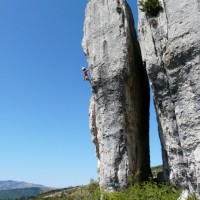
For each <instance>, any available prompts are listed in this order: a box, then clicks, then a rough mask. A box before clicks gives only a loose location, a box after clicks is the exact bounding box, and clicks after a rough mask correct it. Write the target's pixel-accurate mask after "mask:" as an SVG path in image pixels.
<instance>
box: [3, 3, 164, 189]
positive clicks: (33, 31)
mask: <svg viewBox="0 0 200 200" xmlns="http://www.w3.org/2000/svg"><path fill="white" fill-rule="evenodd" d="M128 2H129V4H130V6H131V7H132V9H133V12H134V16H135V21H136V22H137V6H136V0H129V1H128ZM86 4H87V0H73V1H69V0H0V180H16V181H26V182H31V183H38V184H43V185H46V186H52V187H66V186H70V185H80V184H86V183H88V182H89V181H90V179H91V178H94V179H97V159H96V156H95V150H94V146H93V143H92V141H91V135H90V131H89V125H88V106H89V99H90V96H91V90H90V86H89V84H88V82H84V81H83V77H82V72H81V67H82V66H87V62H86V59H85V57H84V54H83V52H82V48H81V40H82V37H83V23H84V12H85V7H86ZM150 110H151V125H150V126H151V129H150V135H151V165H152V166H155V165H158V164H161V163H162V161H161V155H160V154H161V153H160V144H159V140H158V133H157V123H156V117H155V112H154V108H153V104H152V101H151V109H150Z"/></svg>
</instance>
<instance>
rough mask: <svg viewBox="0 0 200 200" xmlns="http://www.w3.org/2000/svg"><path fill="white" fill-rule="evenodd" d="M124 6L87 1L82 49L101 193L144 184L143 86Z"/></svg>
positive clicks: (115, 0)
mask: <svg viewBox="0 0 200 200" xmlns="http://www.w3.org/2000/svg"><path fill="white" fill-rule="evenodd" d="M133 23H134V22H133V17H132V14H131V10H130V8H129V6H128V4H127V3H126V1H125V0H101V1H100V0H90V1H88V4H87V8H86V16H85V25H84V38H83V42H82V46H83V49H84V52H85V54H86V56H87V60H88V64H89V70H90V74H91V87H92V94H93V96H92V99H91V104H90V127H91V132H92V135H93V141H94V143H95V146H96V153H97V157H98V161H99V164H98V172H99V181H100V186H101V188H103V189H105V190H106V191H115V190H117V189H120V188H124V187H127V186H128V184H130V182H129V180H130V179H131V177H132V176H134V177H135V178H137V179H138V180H145V179H147V178H148V176H149V174H150V161H149V136H148V131H149V86H148V79H147V75H146V72H145V69H144V66H143V63H142V58H141V54H140V49H139V45H138V41H137V38H136V33H135V30H134V25H133Z"/></svg>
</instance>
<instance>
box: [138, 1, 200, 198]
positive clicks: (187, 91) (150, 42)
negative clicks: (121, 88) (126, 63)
mask: <svg viewBox="0 0 200 200" xmlns="http://www.w3.org/2000/svg"><path fill="white" fill-rule="evenodd" d="M143 2H145V1H143ZM159 2H160V4H161V6H162V11H161V12H160V13H158V15H157V16H155V17H151V16H149V15H146V14H145V13H144V12H142V11H141V10H140V9H141V8H140V9H139V32H140V34H139V35H140V44H141V49H142V56H143V59H144V62H146V66H147V72H148V76H149V79H150V82H151V85H152V90H153V93H154V102H155V106H156V110H157V118H158V124H159V134H160V139H161V144H162V153H163V162H164V171H165V178H166V179H168V180H170V181H171V182H174V183H176V184H178V185H180V186H181V187H182V188H183V189H185V192H186V193H187V192H188V191H189V192H190V193H194V192H196V193H197V194H199V195H200V23H199V20H200V1H199V0H190V1H188V0H174V1H172V0H159ZM186 196H187V195H186Z"/></svg>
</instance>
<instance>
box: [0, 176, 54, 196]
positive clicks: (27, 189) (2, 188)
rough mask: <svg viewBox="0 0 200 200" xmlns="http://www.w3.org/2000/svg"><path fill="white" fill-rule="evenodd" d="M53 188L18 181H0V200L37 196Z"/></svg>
mask: <svg viewBox="0 0 200 200" xmlns="http://www.w3.org/2000/svg"><path fill="white" fill-rule="evenodd" d="M52 189H54V188H50V187H45V186H43V185H39V184H32V183H26V182H18V181H12V180H9V181H0V200H8V199H9V200H15V199H20V198H27V197H30V196H37V195H39V194H42V193H43V192H47V191H49V190H52Z"/></svg>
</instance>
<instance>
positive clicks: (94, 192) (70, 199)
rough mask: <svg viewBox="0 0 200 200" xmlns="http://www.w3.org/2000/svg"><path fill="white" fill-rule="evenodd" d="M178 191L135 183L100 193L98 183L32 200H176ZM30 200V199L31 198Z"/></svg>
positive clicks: (165, 185)
mask: <svg viewBox="0 0 200 200" xmlns="http://www.w3.org/2000/svg"><path fill="white" fill-rule="evenodd" d="M179 196H180V190H179V189H178V188H177V187H175V186H172V185H168V184H161V185H160V184H157V183H155V182H153V181H150V182H146V183H141V184H139V183H136V184H134V186H132V187H130V188H128V189H125V190H123V191H119V192H113V193H106V192H100V189H99V185H98V183H91V184H89V185H87V186H83V187H80V188H77V189H72V190H68V191H67V190H66V191H63V192H62V195H59V196H56V195H49V196H46V197H45V196H42V197H35V198H33V200H177V198H178V197H179ZM31 200H32V198H31Z"/></svg>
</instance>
